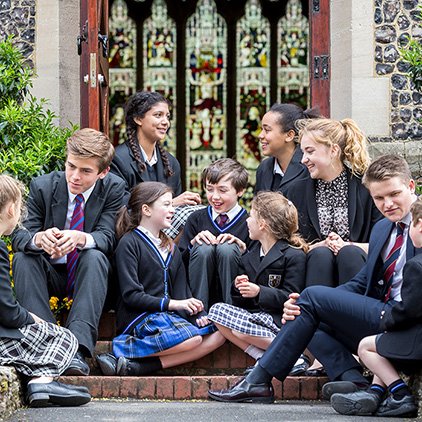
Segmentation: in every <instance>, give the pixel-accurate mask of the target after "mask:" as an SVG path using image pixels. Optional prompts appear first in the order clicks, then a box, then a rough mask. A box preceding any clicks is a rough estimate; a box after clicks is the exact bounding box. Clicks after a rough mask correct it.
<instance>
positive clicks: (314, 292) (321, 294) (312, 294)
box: [298, 285, 332, 306]
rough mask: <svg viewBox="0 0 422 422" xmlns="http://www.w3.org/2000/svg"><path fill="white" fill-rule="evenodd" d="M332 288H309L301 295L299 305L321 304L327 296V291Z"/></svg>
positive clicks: (318, 286)
mask: <svg viewBox="0 0 422 422" xmlns="http://www.w3.org/2000/svg"><path fill="white" fill-rule="evenodd" d="M331 290H332V287H328V286H320V285H317V286H309V287H307V288H306V289H305V290H303V292H302V293H301V294H300V297H299V300H298V305H300V306H303V305H304V304H306V303H320V302H321V301H323V299H324V298H325V297H326V296H327V291H331Z"/></svg>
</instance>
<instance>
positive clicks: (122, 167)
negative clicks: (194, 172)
mask: <svg viewBox="0 0 422 422" xmlns="http://www.w3.org/2000/svg"><path fill="white" fill-rule="evenodd" d="M156 151H157V159H158V161H157V164H156V166H155V169H156V176H157V179H156V180H155V179H154V180H153V179H151V178H150V175H149V173H148V170H145V171H143V172H142V173H140V172H139V169H138V165H137V162H136V159H135V157H134V155H133V153H132V151H131V149H130V148H129V145H128V143H127V142H125V143H124V144H122V145H119V146H118V147H117V148H116V154H115V155H114V158H113V161H112V163H111V165H110V171H111V172H112V173H114V174H116V175H117V176H119V177H121V178H122V179H123V180H124V181H125V182H126V186H125V196H124V202H125V203H127V202H128V201H129V194H130V190H131V189H132V188H133V187H134V186H136V185H137V184H138V183H141V182H151V181H153V182H155V181H157V182H162V183H165V184H166V185H167V186H170V187H171V188H172V189H173V194H174V196H178V195H180V194H181V193H182V180H181V178H180V164H179V162H178V161H177V159H176V158H175V157H173V155H171V154H170V153H168V152H166V154H167V157H168V160H169V163H170V166H171V168H172V169H173V171H174V174H173V176H170V177H167V176H165V174H164V164H163V160H162V159H161V155H160V153H159V152H158V148H157V147H156ZM141 157H142V154H141ZM142 160H143V158H142Z"/></svg>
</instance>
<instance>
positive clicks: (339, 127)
mask: <svg viewBox="0 0 422 422" xmlns="http://www.w3.org/2000/svg"><path fill="white" fill-rule="evenodd" d="M298 127H299V128H300V130H299V141H300V140H301V139H302V138H303V136H305V135H306V136H309V137H310V138H311V139H312V140H313V141H314V142H317V143H320V144H324V145H326V146H328V147H332V146H333V145H338V146H339V147H340V157H339V158H340V160H341V161H342V162H343V164H345V165H346V166H347V167H349V168H350V170H351V171H352V174H353V175H355V176H362V175H363V174H364V173H365V171H366V169H367V168H368V166H369V162H370V159H369V153H368V141H367V139H366V136H365V135H364V134H363V132H362V131H361V130H360V129H359V127H358V126H357V124H356V122H355V121H354V120H352V119H343V120H332V119H313V120H301V121H299V122H298Z"/></svg>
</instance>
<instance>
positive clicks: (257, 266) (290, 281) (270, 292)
mask: <svg viewBox="0 0 422 422" xmlns="http://www.w3.org/2000/svg"><path fill="white" fill-rule="evenodd" d="M260 248H261V245H260V243H259V242H256V243H255V244H254V246H253V247H252V249H251V250H250V251H249V252H247V253H246V254H244V255H243V256H242V259H241V262H240V267H239V275H241V274H246V275H247V276H248V277H249V281H251V282H253V283H256V284H258V285H259V286H260V288H261V290H260V292H259V295H258V296H257V297H255V298H243V297H242V296H241V295H240V292H239V290H238V289H236V287H234V283H233V284H232V289H231V294H232V298H233V305H235V306H238V307H239V308H243V309H247V310H248V311H250V312H260V311H264V312H267V313H269V314H270V315H271V316H272V317H273V320H274V322H275V323H276V324H277V325H278V326H279V327H281V314H282V310H283V304H284V302H285V301H286V300H287V299H288V298H289V297H288V296H289V294H290V293H294V292H301V291H302V290H303V289H304V287H305V275H306V274H305V271H306V254H305V252H304V251H303V250H302V249H297V248H294V247H292V246H290V245H289V244H288V243H287V242H286V241H284V240H279V241H278V242H277V243H276V244H275V245H274V246H273V247H272V248H271V249H270V250H269V251H268V253H267V254H266V255H265V256H264V258H263V259H262V261H261V259H260Z"/></svg>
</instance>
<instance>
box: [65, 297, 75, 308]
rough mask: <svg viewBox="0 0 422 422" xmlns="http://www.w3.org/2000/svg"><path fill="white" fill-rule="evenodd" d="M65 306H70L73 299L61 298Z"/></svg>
mask: <svg viewBox="0 0 422 422" xmlns="http://www.w3.org/2000/svg"><path fill="white" fill-rule="evenodd" d="M63 302H64V305H65V308H66V309H67V310H69V309H70V308H71V307H72V303H73V299H68V298H67V297H66V298H64V300H63Z"/></svg>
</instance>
